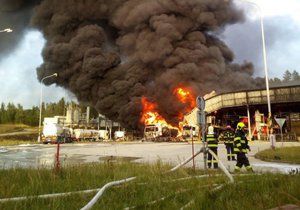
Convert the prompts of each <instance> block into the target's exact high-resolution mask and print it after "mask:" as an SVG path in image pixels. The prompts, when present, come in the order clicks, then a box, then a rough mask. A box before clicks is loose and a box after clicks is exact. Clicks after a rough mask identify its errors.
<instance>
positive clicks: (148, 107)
mask: <svg viewBox="0 0 300 210" xmlns="http://www.w3.org/2000/svg"><path fill="white" fill-rule="evenodd" d="M142 105H143V113H142V118H141V122H142V123H143V124H144V125H153V124H162V125H166V126H168V125H169V124H168V123H167V122H166V120H165V119H164V118H163V117H162V116H161V115H160V114H159V113H158V112H157V105H156V104H155V103H153V102H150V101H148V99H147V98H146V97H142Z"/></svg>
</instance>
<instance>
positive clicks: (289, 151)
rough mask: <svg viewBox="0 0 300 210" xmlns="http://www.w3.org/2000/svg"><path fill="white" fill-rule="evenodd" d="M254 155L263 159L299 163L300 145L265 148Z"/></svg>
mask: <svg viewBox="0 0 300 210" xmlns="http://www.w3.org/2000/svg"><path fill="white" fill-rule="evenodd" d="M255 157H256V158H259V159H261V160H264V161H272V162H273V161H274V162H282V163H292V164H300V147H282V148H276V149H275V150H272V149H267V150H264V151H261V152H258V153H257V154H256V155H255Z"/></svg>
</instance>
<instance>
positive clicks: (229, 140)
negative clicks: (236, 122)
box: [222, 125, 236, 161]
mask: <svg viewBox="0 0 300 210" xmlns="http://www.w3.org/2000/svg"><path fill="white" fill-rule="evenodd" d="M222 139H223V140H224V144H225V147H226V151H227V159H228V161H230V160H232V161H235V160H236V159H235V153H234V151H233V144H234V131H233V130H232V129H231V126H230V125H228V126H227V127H226V130H225V131H224V132H223V133H222Z"/></svg>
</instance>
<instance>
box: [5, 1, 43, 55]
mask: <svg viewBox="0 0 300 210" xmlns="http://www.w3.org/2000/svg"><path fill="white" fill-rule="evenodd" d="M38 2H39V1H38V0H0V30H3V29H5V28H12V29H13V30H14V33H9V34H8V33H1V35H0V59H1V58H2V57H3V55H4V54H6V53H8V52H10V51H12V50H13V49H14V48H15V47H16V46H17V45H18V43H19V41H20V40H21V38H22V37H23V36H24V33H25V31H26V30H27V29H28V27H29V22H30V17H31V15H32V9H33V6H34V5H35V4H37V3H38Z"/></svg>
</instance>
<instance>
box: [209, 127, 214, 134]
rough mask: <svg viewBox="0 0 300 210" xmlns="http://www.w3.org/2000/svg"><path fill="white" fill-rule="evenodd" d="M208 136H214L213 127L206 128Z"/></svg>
mask: <svg viewBox="0 0 300 210" xmlns="http://www.w3.org/2000/svg"><path fill="white" fill-rule="evenodd" d="M208 134H214V127H213V126H209V127H208Z"/></svg>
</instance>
